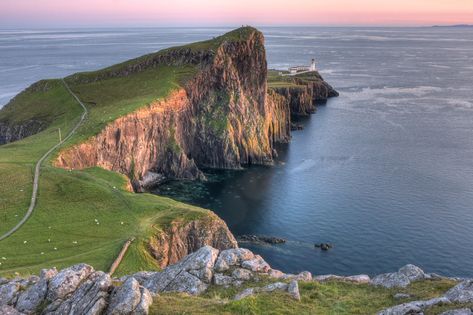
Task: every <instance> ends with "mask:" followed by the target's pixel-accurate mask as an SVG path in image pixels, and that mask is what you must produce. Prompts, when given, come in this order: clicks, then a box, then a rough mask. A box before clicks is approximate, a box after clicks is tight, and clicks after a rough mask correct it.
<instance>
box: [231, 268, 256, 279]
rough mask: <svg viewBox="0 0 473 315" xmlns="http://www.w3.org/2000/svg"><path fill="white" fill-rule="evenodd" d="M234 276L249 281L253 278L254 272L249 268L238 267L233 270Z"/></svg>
mask: <svg viewBox="0 0 473 315" xmlns="http://www.w3.org/2000/svg"><path fill="white" fill-rule="evenodd" d="M232 277H233V278H234V279H237V280H244V281H248V280H251V279H252V278H253V273H252V272H251V271H249V270H246V269H242V268H237V269H235V270H233V272H232Z"/></svg>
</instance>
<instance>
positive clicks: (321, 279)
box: [314, 275, 371, 283]
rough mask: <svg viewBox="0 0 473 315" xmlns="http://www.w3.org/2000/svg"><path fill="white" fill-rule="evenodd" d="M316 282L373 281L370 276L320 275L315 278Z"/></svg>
mask: <svg viewBox="0 0 473 315" xmlns="http://www.w3.org/2000/svg"><path fill="white" fill-rule="evenodd" d="M314 280H315V281H318V282H324V281H332V280H336V281H345V282H353V283H370V281H371V279H370V277H369V276H368V275H354V276H337V275H320V276H316V277H314Z"/></svg>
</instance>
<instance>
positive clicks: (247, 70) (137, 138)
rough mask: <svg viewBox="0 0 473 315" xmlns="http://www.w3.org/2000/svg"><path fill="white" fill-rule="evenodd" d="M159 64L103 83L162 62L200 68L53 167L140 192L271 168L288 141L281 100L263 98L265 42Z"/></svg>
mask: <svg viewBox="0 0 473 315" xmlns="http://www.w3.org/2000/svg"><path fill="white" fill-rule="evenodd" d="M234 32H235V31H234ZM236 32H237V31H236ZM159 56H160V57H159V58H157V59H153V58H149V59H146V61H142V62H141V63H140V64H139V65H137V66H135V67H131V66H128V67H127V68H126V69H125V70H123V69H122V70H120V71H118V70H117V71H116V72H114V73H113V74H108V75H127V74H128V73H130V72H132V71H140V70H141V69H143V68H146V67H148V66H154V65H156V64H157V63H158V64H159V63H163V62H164V63H165V64H166V65H176V64H183V63H193V64H194V63H197V64H198V68H199V70H198V72H197V74H196V75H195V76H194V77H193V78H192V79H190V80H189V81H188V82H187V83H186V84H184V85H183V87H182V88H179V89H176V90H175V91H174V92H173V93H172V94H171V95H169V96H168V97H167V98H166V99H164V100H160V101H156V102H154V103H152V104H149V105H148V106H146V107H144V108H142V109H140V110H138V111H136V112H134V113H131V114H128V115H126V116H124V117H122V118H120V119H118V120H116V121H114V122H113V123H111V124H109V125H108V126H107V127H106V128H105V129H104V130H103V131H102V132H101V133H99V134H98V135H97V136H94V137H92V138H91V139H89V140H88V141H86V142H84V143H81V144H78V145H76V146H74V147H72V148H69V149H68V150H65V151H63V152H61V153H60V155H59V156H58V158H57V160H56V162H55V164H56V166H59V167H64V168H76V169H77V168H86V167H91V166H100V167H103V168H106V169H109V170H113V171H118V172H120V173H123V174H126V175H127V176H129V178H130V179H131V180H132V181H133V183H134V187H135V189H136V190H139V189H140V188H141V187H142V186H146V185H148V184H152V183H156V182H159V181H160V180H163V179H166V178H176V179H196V178H202V177H203V175H202V173H201V171H200V168H202V167H211V168H230V169H231V168H239V167H241V165H249V164H268V163H271V162H272V159H273V157H274V154H275V151H274V150H273V145H274V144H275V143H276V142H286V141H288V140H289V139H290V112H289V109H288V108H287V105H286V103H285V101H284V99H283V98H281V97H280V96H278V95H276V94H275V93H269V94H268V93H267V90H268V87H267V64H266V54H265V49H264V38H263V35H262V34H261V33H260V32H258V31H257V30H255V29H251V31H249V32H248V31H247V32H245V35H244V36H243V37H242V38H241V39H240V40H238V41H223V42H222V43H220V44H219V46H218V47H217V48H216V49H215V50H214V49H211V50H210V51H208V52H202V51H199V50H198V51H197V52H194V54H193V53H192V50H189V49H175V50H172V49H171V50H168V51H165V52H164V53H161V54H160V55H159ZM100 79H101V78H100Z"/></svg>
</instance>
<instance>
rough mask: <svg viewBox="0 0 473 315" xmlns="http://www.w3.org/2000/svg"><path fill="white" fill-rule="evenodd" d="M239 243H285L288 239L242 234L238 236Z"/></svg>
mask: <svg viewBox="0 0 473 315" xmlns="http://www.w3.org/2000/svg"><path fill="white" fill-rule="evenodd" d="M237 241H238V242H239V243H256V244H271V245H275V244H284V243H286V240H285V239H283V238H279V237H274V236H258V235H252V234H249V235H240V236H238V237H237Z"/></svg>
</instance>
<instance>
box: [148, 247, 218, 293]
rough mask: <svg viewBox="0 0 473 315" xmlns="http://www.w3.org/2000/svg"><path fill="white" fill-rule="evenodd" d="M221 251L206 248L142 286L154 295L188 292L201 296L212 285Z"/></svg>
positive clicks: (156, 275)
mask: <svg viewBox="0 0 473 315" xmlns="http://www.w3.org/2000/svg"><path fill="white" fill-rule="evenodd" d="M218 253H219V250H218V249H215V248H212V247H210V246H204V247H202V248H200V249H199V250H198V251H196V252H194V253H192V254H190V255H188V256H186V257H185V258H184V259H183V260H182V261H180V262H179V263H177V264H175V265H171V266H169V267H167V268H166V269H164V270H163V271H162V272H157V273H155V274H153V275H152V276H151V277H149V278H148V279H146V280H145V281H144V282H143V283H142V285H143V286H144V287H145V288H147V289H148V290H150V291H151V292H152V293H160V292H186V293H189V294H194V295H195V294H200V293H202V292H204V291H205V290H206V289H207V287H208V285H209V284H210V282H211V280H212V276H213V267H214V264H215V261H216V259H217V256H218Z"/></svg>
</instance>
